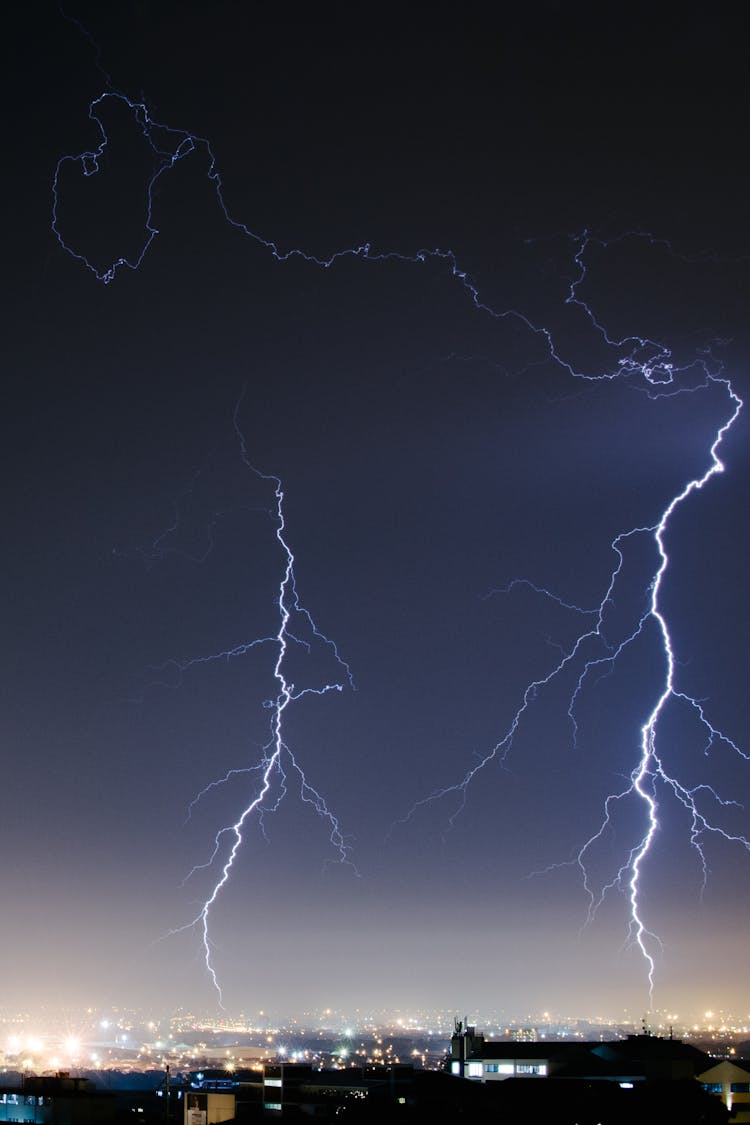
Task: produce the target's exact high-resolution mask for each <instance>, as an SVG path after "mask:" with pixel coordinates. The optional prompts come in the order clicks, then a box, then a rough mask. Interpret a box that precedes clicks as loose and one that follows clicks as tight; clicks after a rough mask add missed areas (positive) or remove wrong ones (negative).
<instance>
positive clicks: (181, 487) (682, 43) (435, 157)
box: [0, 0, 750, 1057]
mask: <svg viewBox="0 0 750 1125" xmlns="http://www.w3.org/2000/svg"><path fill="white" fill-rule="evenodd" d="M14 19H15V26H14V28H13V32H14V44H15V48H14V51H15V57H14V63H13V73H12V74H11V76H10V77H11V85H10V91H11V93H12V97H10V98H9V99H6V104H10V105H13V106H14V107H15V109H14V111H13V113H12V115H11V121H10V131H11V137H10V138H9V143H10V144H12V145H13V151H14V152H15V153H16V155H15V156H14V160H13V163H12V168H11V170H10V172H9V173H8V175H7V177H6V184H5V187H6V192H7V196H8V202H7V203H6V215H7V216H8V218H7V230H6V236H5V250H6V272H7V277H8V280H9V289H10V292H9V295H8V299H7V303H6V310H7V313H8V328H7V331H6V333H5V338H4V344H5V362H4V371H5V372H6V379H5V385H6V408H5V410H4V411H3V412H2V425H3V440H2V448H3V453H4V457H5V472H4V479H5V480H6V482H7V488H6V498H5V505H4V528H5V534H4V543H5V549H4V561H5V583H4V585H3V594H4V599H3V621H4V635H5V637H6V645H5V647H4V655H5V660H4V672H3V676H2V683H3V688H4V692H3V700H4V703H3V708H2V713H3V715H2V724H3V728H2V729H3V734H2V737H3V744H4V746H5V762H6V767H5V771H4V790H3V793H4V807H3V818H2V824H1V825H0V840H2V854H3V857H4V859H3V902H4V907H3V916H4V919H5V924H4V926H3V932H2V936H0V950H1V953H0V957H1V958H2V961H1V963H2V965H3V967H4V970H5V971H4V973H3V997H2V1004H3V1012H2V1018H3V1021H4V1025H7V1029H8V1034H13V1033H14V1032H13V1030H12V1025H13V1024H14V1022H16V1021H20V1024H19V1026H21V1027H22V1028H23V1029H24V1031H23V1033H24V1034H26V1031H28V1030H29V1029H30V1028H31V1026H32V1024H34V1023H35V1021H36V1020H37V1016H39V1018H40V1019H41V1018H42V1014H43V1012H44V1011H48V1010H54V1011H55V1012H59V1011H60V1010H61V1009H65V1010H68V1009H69V1010H75V1011H76V1012H78V1013H80V1012H84V1013H87V1012H88V1013H89V1015H90V1018H91V1021H93V1022H92V1026H95V1025H96V1024H97V1021H101V1020H108V1021H113V1026H115V1025H117V1022H118V1020H120V1019H126V1018H125V1017H123V1016H119V1015H113V1012H115V1011H116V1012H124V1011H126V1010H127V1011H132V1010H138V1012H139V1015H138V1020H140V1021H141V1023H142V1025H143V1026H144V1027H147V1026H148V1022H149V1020H153V1021H155V1023H157V1024H158V1025H159V1029H160V1030H161V1029H162V1024H163V1025H164V1028H166V1026H167V1024H168V1023H169V1021H170V1019H173V1018H176V1017H175V1016H174V1013H176V1012H178V1011H182V1012H185V1011H186V1012H189V1013H200V1017H199V1019H200V1020H207V1021H210V1020H215V1021H219V1022H220V1021H221V1020H224V1021H225V1022H226V1021H231V1020H235V1021H239V1022H240V1023H243V1026H245V1025H246V1026H248V1027H253V1028H255V1027H263V1026H268V1022H267V1023H266V1024H263V1023H262V1022H258V1019H259V1017H258V1013H261V1014H263V1019H264V1020H266V1021H270V1026H274V1027H275V1026H285V1025H286V1021H292V1020H296V1021H297V1022H299V1023H302V1022H304V1021H305V1020H308V1019H309V1021H310V1022H309V1024H308V1026H309V1027H315V1026H319V1024H316V1023H315V1020H316V1019H318V1020H319V1019H320V1018H321V1016H320V1014H321V1013H325V1012H331V1013H340V1019H339V1017H338V1016H336V1019H337V1020H338V1024H337V1025H336V1026H335V1027H334V1030H337V1031H338V1030H341V1027H345V1026H346V1020H354V1019H355V1014H356V1013H361V1014H362V1016H361V1018H362V1026H369V1025H370V1024H372V1023H373V1020H375V1019H377V1020H378V1021H383V1022H387V1021H388V1020H390V1021H392V1022H394V1023H395V1024H396V1025H397V1024H398V1020H399V1019H401V1020H402V1021H403V1020H406V1021H407V1023H408V1022H409V1021H413V1020H417V1021H421V1022H422V1023H423V1024H424V1025H425V1026H427V1025H429V1026H430V1027H434V1028H435V1030H436V1031H440V1032H441V1033H442V1031H447V1032H448V1034H449V1032H450V1021H451V1020H452V1018H453V1017H454V1016H455V1015H460V1016H463V1015H464V1014H465V1013H468V1014H470V1015H471V1016H472V1018H485V1019H487V1020H488V1021H495V1024H496V1025H497V1026H498V1027H500V1026H501V1025H502V1026H504V1024H503V1022H502V1021H507V1022H508V1024H509V1025H510V1024H513V1025H518V1026H524V1025H525V1024H532V1023H533V1024H537V1023H540V1022H541V1023H544V1022H545V1020H546V1021H548V1022H549V1023H550V1025H553V1024H554V1025H555V1026H557V1025H558V1023H559V1024H560V1026H563V1025H565V1026H568V1023H570V1026H573V1024H574V1022H575V1021H576V1020H584V1021H591V1023H592V1024H595V1023H596V1022H597V1021H602V1023H603V1024H604V1025H607V1026H611V1027H624V1026H630V1027H635V1028H638V1027H640V1025H641V1020H643V1019H648V1020H649V1021H651V1023H652V1025H653V1026H655V1027H657V1028H662V1027H664V1028H666V1027H668V1026H670V1024H671V1023H672V1022H673V1021H672V1020H671V1018H670V1017H674V1020H675V1021H676V1022H679V1023H681V1025H682V1026H683V1027H684V1028H685V1029H686V1030H688V1031H690V1030H691V1029H697V1028H700V1030H701V1032H704V1031H707V1030H708V1031H709V1033H711V1034H713V1029H714V1028H716V1029H718V1028H721V1027H727V1028H730V1029H731V1031H732V1034H733V1035H735V1034H736V1035H737V1036H742V1035H743V1034H744V1030H746V1027H745V1021H750V1014H748V1013H750V994H748V988H747V974H746V968H745V961H746V947H747V942H746V935H747V925H748V900H747V895H746V894H745V893H744V888H745V886H746V881H747V878H748V873H749V872H750V854H748V853H749V852H750V843H748V840H750V826H749V825H748V820H747V811H746V803H747V800H748V795H749V792H748V791H749V788H750V785H749V779H750V771H749V769H748V761H747V758H748V754H750V731H749V730H748V716H747V708H746V705H745V702H746V701H745V678H746V677H745V661H744V649H743V645H744V643H745V638H746V636H747V634H748V624H749V623H748V599H747V596H746V590H745V582H746V557H747V538H748V517H747V500H746V498H747V484H748V458H747V421H746V418H747V411H746V410H745V411H744V412H743V410H742V409H741V407H742V403H743V401H744V400H746V398H747V391H748V379H747V367H748V357H750V340H749V339H748V328H747V323H748V321H747V316H746V302H747V295H748V261H750V249H749V248H748V233H747V222H746V216H745V211H746V199H745V193H746V183H747V171H748V169H747V167H746V165H747V152H746V150H745V146H744V145H742V144H741V143H740V141H739V140H738V137H739V135H740V133H741V131H743V130H744V114H745V109H746V105H747V100H746V99H747V89H746V87H747V75H746V67H745V66H744V57H743V54H742V49H741V48H740V46H739V43H740V41H741V37H740V35H739V31H738V25H737V24H736V18H735V16H734V15H732V14H731V13H730V11H729V9H728V8H727V9H726V10H725V9H724V8H723V7H722V6H719V7H718V8H717V9H716V10H714V11H712V12H711V13H710V14H708V13H706V12H704V10H703V9H702V7H701V6H699V5H694V6H693V5H687V6H681V8H680V12H679V20H672V19H671V18H669V17H668V14H667V12H666V9H665V10H664V11H663V12H661V13H659V14H657V16H656V17H653V16H652V15H650V14H648V12H647V10H646V8H645V7H644V8H640V7H639V6H637V5H636V6H635V7H633V8H632V9H630V10H629V11H628V12H627V13H625V12H623V13H622V14H621V15H615V14H614V13H612V12H610V13H602V12H600V11H599V9H598V8H597V6H595V5H589V4H572V5H560V4H557V3H553V2H551V0H545V2H538V3H535V4H532V5H530V6H529V7H528V8H527V9H525V10H524V12H514V11H510V10H506V9H505V7H504V6H500V7H499V8H498V9H497V10H493V11H492V12H490V11H488V10H487V8H486V7H485V6H483V5H477V6H472V5H469V6H468V7H466V8H465V9H464V8H463V7H462V10H461V12H460V13H458V11H457V10H456V9H455V8H454V7H453V6H450V5H437V6H434V7H431V8H430V10H429V11H427V10H424V11H423V10H421V9H420V10H418V9H416V8H410V9H408V10H407V11H406V12H404V11H403V10H401V11H399V10H396V9H395V8H394V9H389V8H388V7H387V6H386V7H385V8H380V7H379V8H377V9H375V8H372V9H369V8H363V9H361V10H360V11H358V12H357V13H356V19H355V14H354V12H353V11H352V10H351V9H350V8H349V7H348V6H346V5H341V4H332V5H330V6H329V7H327V8H325V9H324V10H323V9H320V10H315V11H312V10H309V9H301V8H300V9H299V10H297V9H296V8H285V9H284V10H283V11H281V10H278V11H269V10H265V9H264V10H261V9H260V8H259V7H257V6H256V5H234V4H228V3H223V2H221V3H218V4H212V5H211V6H210V7H208V6H206V5H202V4H192V3H190V4H181V5H176V4H171V3H160V4H149V3H147V4H136V3H130V2H125V3H122V4H120V5H116V6H114V7H110V6H107V7H106V8H105V9H103V8H102V6H101V5H95V4H90V3H76V4H70V5H67V6H66V7H65V10H64V11H60V10H58V9H57V8H56V7H55V6H53V5H46V4H39V5H36V6H35V5H32V6H31V7H30V8H29V9H28V11H24V12H23V13H16V14H15V16H14ZM363 27H364V29H363ZM691 482H692V483H691ZM618 537H619V538H618ZM475 771H476V772H475ZM464 782H466V784H464ZM608 797H609V798H610V800H609V801H608V800H607V798H608ZM587 841H588V842H589V844H588V845H587ZM315 1013H317V1015H315ZM383 1013H390V1015H388V1016H387V1017H384V1016H383ZM436 1013H441V1015H440V1016H438V1015H436ZM709 1013H710V1014H709ZM714 1014H716V1015H714ZM128 1018H130V1017H128ZM76 1019H79V1017H78V1016H77V1017H76ZM440 1020H443V1021H444V1025H443V1024H441V1023H440ZM55 1021H57V1022H55ZM55 1021H52V1022H55V1027H56V1028H57V1026H58V1024H60V1022H61V1021H60V1019H59V1018H58V1017H57V1016H55ZM243 1021H244V1022H243ZM566 1021H567V1022H566ZM62 1022H63V1023H64V1020H63V1021H62ZM84 1022H85V1021H84ZM126 1022H127V1019H126ZM131 1022H132V1021H131ZM141 1023H139V1024H138V1026H139V1027H140V1026H141ZM378 1026H380V1023H378ZM743 1029H744V1030H743ZM3 1030H6V1026H4V1028H3ZM152 1030H155V1029H152ZM121 1033H123V1034H128V1032H122V1031H121ZM54 1034H55V1035H56V1036H57V1038H58V1039H59V1040H60V1042H63V1041H64V1039H65V1033H64V1032H58V1031H57V1030H56V1031H55V1032H54ZM92 1034H93V1033H92ZM167 1034H168V1033H167ZM77 1036H78V1032H77V1031H75V1032H74V1031H71V1033H70V1038H71V1041H72V1040H73V1039H75V1040H76V1042H78V1038H77ZM89 1038H91V1036H89ZM154 1042H156V1039H154ZM20 1046H21V1045H20V1043H19V1044H18V1047H19V1051H20ZM6 1052H7V1048H6ZM11 1053H12V1052H11ZM55 1057H57V1056H55ZM61 1057H62V1056H61Z"/></svg>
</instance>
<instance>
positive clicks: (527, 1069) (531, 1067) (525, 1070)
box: [516, 1063, 547, 1077]
mask: <svg viewBox="0 0 750 1125" xmlns="http://www.w3.org/2000/svg"><path fill="white" fill-rule="evenodd" d="M546 1073H547V1064H546V1063H519V1064H518V1066H517V1067H516V1074H535V1075H538V1076H541V1077H543V1076H544V1075H545V1074H546Z"/></svg>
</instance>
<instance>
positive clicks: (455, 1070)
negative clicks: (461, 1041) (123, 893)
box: [451, 1062, 461, 1074]
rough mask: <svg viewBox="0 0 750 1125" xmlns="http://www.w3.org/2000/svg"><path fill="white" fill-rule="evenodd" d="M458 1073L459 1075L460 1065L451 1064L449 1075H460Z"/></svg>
mask: <svg viewBox="0 0 750 1125" xmlns="http://www.w3.org/2000/svg"><path fill="white" fill-rule="evenodd" d="M460 1073H461V1063H459V1062H452V1063H451V1074H460Z"/></svg>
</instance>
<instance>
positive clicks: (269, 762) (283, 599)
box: [157, 390, 358, 1007]
mask: <svg viewBox="0 0 750 1125" xmlns="http://www.w3.org/2000/svg"><path fill="white" fill-rule="evenodd" d="M244 393H245V392H244V390H243V393H242V395H241V396H240V399H239V401H238V402H237V405H236V407H235V410H234V416H233V423H234V430H235V434H236V436H237V440H238V442H239V448H240V456H241V459H242V462H243V464H244V465H245V467H246V468H247V469H249V470H250V471H251V472H252V473H254V474H255V476H257V477H258V478H259V479H260V480H262V481H265V482H268V483H269V484H270V485H271V486H272V488H273V495H274V502H275V503H274V516H275V522H276V531H275V534H276V541H277V543H278V545H279V547H280V548H281V552H282V559H283V565H282V575H281V578H280V581H279V587H278V595H277V598H276V606H277V610H278V622H279V625H278V630H277V632H276V633H275V634H274V635H272V636H267V637H259V638H256V639H254V640H251V641H247V642H242V643H241V644H238V645H236V646H234V647H233V648H231V649H226V650H224V651H223V652H219V653H214V654H211V655H208V656H198V657H195V658H193V659H192V660H183V661H174V662H173V663H174V664H175V665H176V666H177V668H178V669H179V671H180V672H181V673H182V672H184V671H186V670H187V669H188V668H193V667H196V666H198V665H201V664H206V663H211V662H213V661H218V660H221V661H227V660H232V659H234V658H236V657H239V656H243V655H245V654H246V653H247V652H249V651H250V650H251V649H253V648H256V647H258V646H262V645H271V646H273V647H274V648H275V650H276V659H275V662H274V667H273V677H274V679H275V681H276V685H277V693H276V695H275V697H274V698H272V699H269V700H268V701H267V702H266V704H265V706H266V707H267V708H268V709H269V711H270V712H271V719H270V738H269V740H268V742H267V744H266V745H265V746H264V748H263V756H262V759H261V761H260V762H258V763H257V764H256V765H254V766H248V767H244V768H241V769H233V770H229V771H228V772H227V773H226V774H225V776H224V777H222V778H219V779H217V780H214V781H211V782H209V784H208V785H206V786H205V787H204V789H202V790H201V792H200V793H198V794H197V796H196V797H195V798H194V799H193V801H192V802H191V804H190V806H189V809H188V817H189V816H190V815H191V814H192V812H193V810H194V808H195V807H196V806H197V805H198V803H199V802H200V800H201V799H202V798H203V797H204V796H205V795H206V794H207V793H208V792H209V791H210V790H211V789H214V788H216V787H217V786H220V785H224V784H226V783H227V782H229V781H230V780H232V779H233V778H236V777H238V776H240V775H251V774H256V775H257V781H256V788H255V793H254V795H253V797H252V799H251V800H250V801H249V802H248V803H247V804H246V805H245V807H244V808H243V809H242V811H241V813H240V815H239V816H238V818H237V819H236V820H235V821H234V822H233V823H232V824H229V825H225V826H224V827H222V828H220V829H219V831H218V832H217V834H216V837H215V839H214V847H213V851H212V853H211V855H210V857H209V858H208V860H207V861H206V862H205V863H202V864H198V865H196V866H195V867H194V868H193V869H192V871H190V873H189V874H188V876H187V878H186V880H185V881H186V882H187V880H188V879H190V878H191V876H192V875H194V874H195V873H196V872H197V871H199V870H206V869H211V868H212V867H213V866H214V865H215V864H217V863H218V864H219V872H218V876H217V878H216V879H215V881H214V884H213V886H212V888H211V890H210V892H209V894H208V895H207V897H206V898H205V900H204V901H203V903H202V904H201V907H200V910H199V912H198V913H197V914H196V915H195V917H194V918H193V919H192V920H191V921H189V922H187V923H186V924H185V925H184V926H179V927H177V928H176V929H174V930H172V931H170V936H173V935H175V934H178V933H183V932H185V931H186V930H190V929H198V930H199V932H200V936H201V943H202V947H203V954H204V958H205V964H206V969H207V972H208V975H209V977H210V979H211V982H212V984H213V986H214V988H215V990H216V993H217V995H218V998H219V1004H220V1005H221V1006H222V1007H223V1006H224V1005H223V993H222V988H221V984H220V981H219V977H218V973H217V970H216V966H215V963H214V958H213V946H212V942H211V936H210V921H211V911H212V908H213V907H214V905H215V904H216V902H217V900H218V898H219V896H220V894H221V892H222V891H223V889H224V887H225V886H226V884H227V882H228V881H229V879H230V877H231V874H232V869H233V867H234V865H235V861H236V859H237V856H238V854H239V852H240V849H241V847H242V843H243V833H244V830H245V826H246V825H247V823H248V821H250V820H251V818H252V817H253V816H257V817H259V818H260V819H261V827H262V817H263V814H264V812H273V811H275V810H276V809H277V808H278V806H279V804H280V803H281V801H282V800H283V798H284V797H285V796H286V793H287V781H288V777H289V775H290V774H291V775H293V776H295V777H296V779H297V784H298V792H299V796H300V798H301V800H302V801H303V802H304V803H305V804H308V805H311V806H312V807H313V809H314V810H315V812H316V813H317V814H318V816H320V817H321V818H322V819H323V820H324V821H325V822H326V823H327V824H328V827H329V830H330V835H329V839H330V843H331V845H332V847H333V849H334V853H335V854H336V856H337V857H338V861H339V862H341V863H345V864H348V865H349V866H350V867H351V868H352V870H353V871H354V872H355V873H357V874H358V872H357V870H356V867H355V866H354V864H353V863H352V860H351V858H350V852H351V847H350V845H349V844H348V843H347V842H346V839H345V837H344V834H343V831H342V829H341V825H340V823H339V820H338V817H337V816H336V815H335V814H334V813H333V812H332V811H331V809H330V808H329V807H328V805H327V803H326V801H325V798H324V797H323V796H322V795H321V793H319V792H318V790H317V789H316V788H315V787H314V786H313V785H312V784H311V783H310V782H309V781H308V779H307V777H306V775H305V772H304V770H303V768H302V766H301V764H300V762H299V761H298V759H297V757H296V756H295V754H294V753H293V752H292V750H291V749H290V747H289V745H288V743H287V742H286V741H285V738H284V718H285V714H286V711H287V709H288V708H289V707H290V706H291V705H292V704H294V703H297V702H298V701H299V700H301V699H303V698H304V697H305V696H307V695H318V696H322V695H327V694H328V693H329V692H341V691H343V690H344V689H345V687H347V686H348V687H350V688H352V689H353V688H354V680H353V676H352V672H351V668H350V667H349V665H348V664H347V663H346V661H345V660H343V659H342V657H341V655H340V653H339V651H338V648H337V646H336V644H335V642H334V641H332V640H331V639H330V638H328V637H327V636H325V634H324V633H322V632H321V631H320V630H319V629H318V627H317V625H316V623H315V621H314V619H313V617H312V615H311V613H310V612H309V610H307V609H306V608H305V606H304V605H303V604H302V603H301V601H300V597H299V593H298V590H297V582H296V578H295V572H294V562H295V560H294V554H293V552H292V549H291V547H290V545H289V542H288V539H287V537H286V520H285V516H284V490H283V487H282V482H281V480H280V478H279V477H277V476H274V475H273V474H268V473H263V472H261V470H259V469H258V468H257V467H256V466H255V465H254V464H253V463H252V462H251V460H250V458H249V456H248V451H247V446H246V442H245V436H244V434H243V432H242V430H241V428H240V424H239V417H238V416H239V410H240V407H241V404H242V399H243V397H244ZM161 539H163V536H161V537H160V539H159V540H158V541H157V542H160V541H161ZM293 622H297V623H298V624H300V625H301V626H302V627H304V628H306V629H307V631H308V632H309V635H310V636H311V637H312V640H313V641H314V642H316V643H319V644H322V645H324V646H325V647H326V648H328V649H329V650H330V651H331V652H332V654H333V657H334V659H335V662H336V665H337V666H338V668H339V669H340V671H341V677H340V679H338V680H332V681H330V682H328V683H324V684H322V685H321V686H318V687H311V686H308V687H297V686H295V684H294V683H292V682H291V681H290V680H289V679H288V678H287V674H286V671H285V665H286V657H287V654H288V652H289V650H290V648H291V647H293V646H301V647H302V648H304V649H305V650H306V651H307V652H308V653H309V652H310V651H311V648H312V642H311V641H308V640H306V639H305V638H304V637H301V636H300V635H298V632H295V631H293V627H292V625H293ZM227 843H228V846H229V850H228V853H227V851H226V846H227ZM222 853H224V854H225V855H226V858H225V859H224V860H223V862H222V861H221V859H220V856H221V855H222Z"/></svg>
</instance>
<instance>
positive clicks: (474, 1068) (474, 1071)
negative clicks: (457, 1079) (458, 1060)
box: [466, 1062, 482, 1078]
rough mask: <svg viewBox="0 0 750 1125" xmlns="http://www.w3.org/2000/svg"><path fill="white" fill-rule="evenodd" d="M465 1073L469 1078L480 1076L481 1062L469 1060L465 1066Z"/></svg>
mask: <svg viewBox="0 0 750 1125" xmlns="http://www.w3.org/2000/svg"><path fill="white" fill-rule="evenodd" d="M466 1073H467V1074H468V1076H469V1078H481V1077H482V1064H481V1063H480V1062H470V1063H469V1065H468V1066H467V1067H466Z"/></svg>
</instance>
